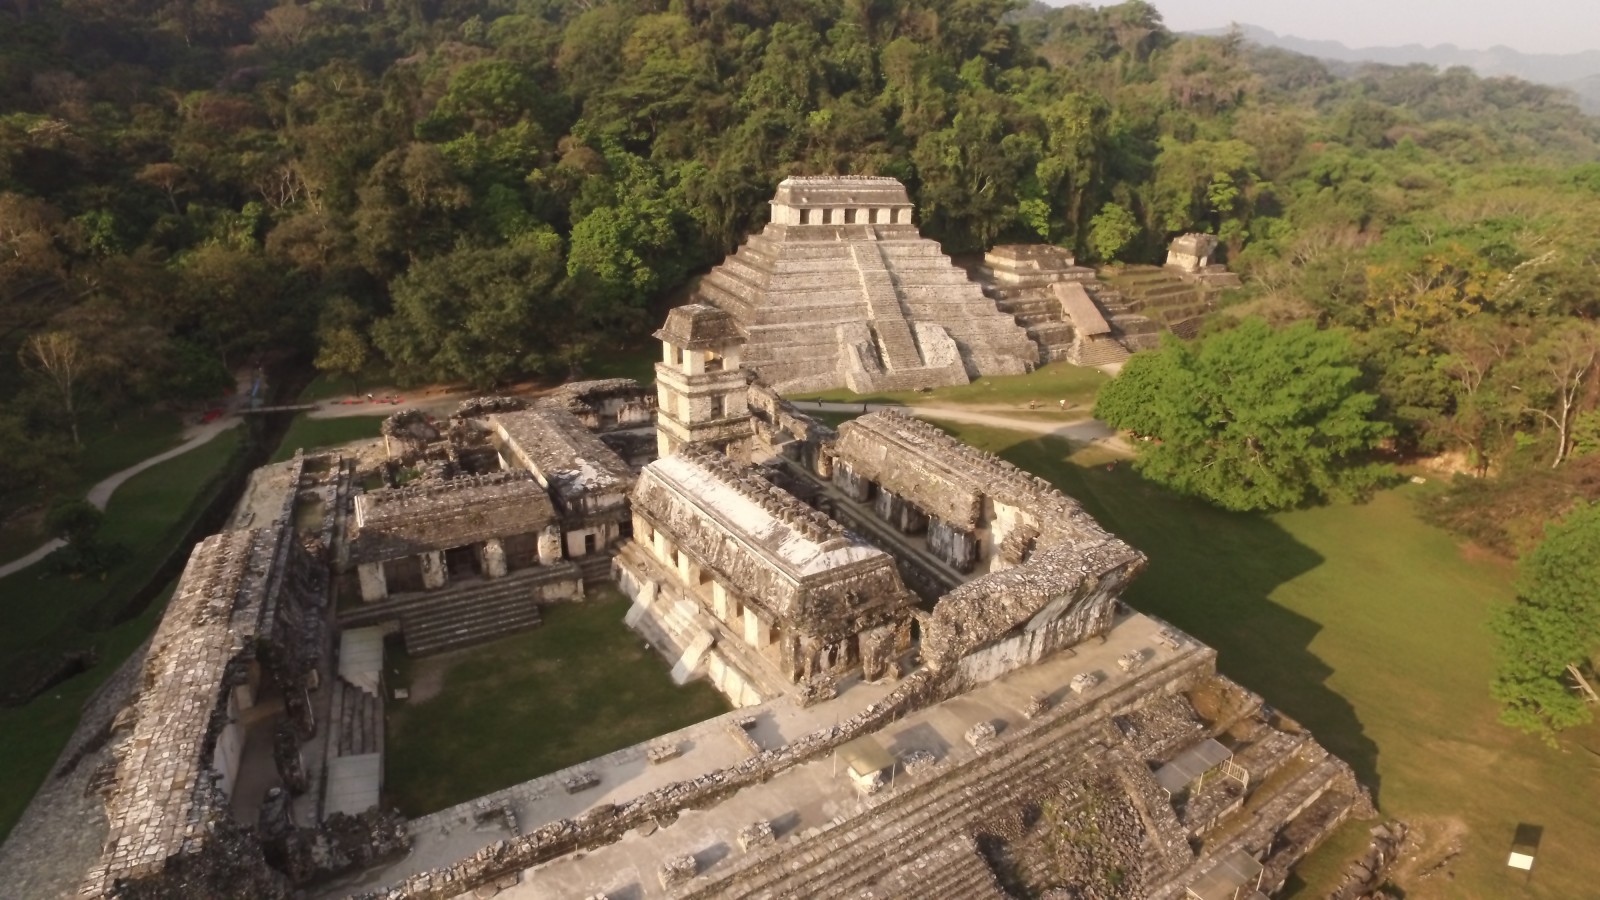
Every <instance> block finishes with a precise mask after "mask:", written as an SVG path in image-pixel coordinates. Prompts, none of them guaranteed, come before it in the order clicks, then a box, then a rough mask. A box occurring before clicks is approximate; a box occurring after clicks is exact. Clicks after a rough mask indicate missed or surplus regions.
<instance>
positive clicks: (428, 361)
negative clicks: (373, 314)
mask: <svg viewBox="0 0 1600 900" xmlns="http://www.w3.org/2000/svg"><path fill="white" fill-rule="evenodd" d="M560 277H561V239H560V238H559V237H557V236H556V235H555V234H554V233H552V232H550V231H548V230H545V231H542V232H538V233H533V234H528V235H524V236H522V237H519V238H518V239H517V240H516V241H515V242H514V243H512V244H510V245H508V246H504V247H495V248H492V249H461V250H456V251H455V252H452V253H446V254H444V255H441V256H435V257H432V258H429V259H426V260H423V261H421V262H418V263H416V264H415V265H413V266H412V267H411V268H410V269H409V270H407V271H406V273H405V275H403V276H401V277H400V278H399V279H397V280H396V281H395V283H394V315H392V316H390V317H389V318H387V319H384V320H382V321H380V322H379V323H378V325H377V327H376V329H375V333H374V339H375V343H376V344H377V345H378V348H379V349H380V350H382V351H383V353H384V355H385V356H386V357H388V359H389V361H390V363H392V364H393V365H394V366H395V368H396V369H397V370H398V371H399V372H401V373H403V374H409V375H411V376H413V377H418V376H420V377H423V378H433V379H458V378H459V379H462V380H465V381H468V382H470V383H471V384H472V385H473V386H474V387H477V388H488V387H492V386H494V385H495V384H497V383H501V382H504V381H505V380H506V379H508V378H511V377H513V376H516V375H522V374H525V373H528V372H536V371H539V370H541V369H545V368H548V367H549V365H550V353H551V352H552V351H553V350H554V348H555V347H556V345H557V343H558V342H559V341H560V340H561V339H562V338H563V337H564V334H563V329H562V327H561V325H560V324H559V323H561V322H562V321H563V317H565V318H566V319H567V321H569V322H570V315H571V314H570V312H568V311H566V310H563V309H562V308H561V306H560V305H559V303H558V302H556V301H557V300H558V297H557V295H556V292H555V291H554V288H555V286H556V284H557V282H558V281H559V280H560ZM358 337H359V335H358ZM326 350H327V347H324V351H325V352H326Z"/></svg>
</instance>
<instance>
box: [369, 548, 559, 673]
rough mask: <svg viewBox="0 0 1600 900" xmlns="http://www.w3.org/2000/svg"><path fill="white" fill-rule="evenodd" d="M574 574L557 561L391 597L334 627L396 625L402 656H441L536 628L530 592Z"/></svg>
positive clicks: (536, 608)
mask: <svg viewBox="0 0 1600 900" xmlns="http://www.w3.org/2000/svg"><path fill="white" fill-rule="evenodd" d="M578 572H579V569H578V565H577V563H572V562H561V563H556V564H554V565H548V566H533V567H530V568H527V569H519V570H517V571H515V572H512V573H510V574H509V575H506V576H505V577H503V578H495V579H486V580H481V581H472V582H466V583H462V584H460V585H459V586H451V587H447V588H445V589H443V590H439V591H427V592H422V593H413V594H402V595H397V596H394V597H391V598H389V599H387V600H382V601H379V602H377V603H369V604H363V605H362V606H361V607H359V608H357V609H353V610H347V611H343V612H341V613H340V614H339V624H340V626H341V627H345V628H348V627H351V626H356V625H372V624H377V623H380V622H388V621H395V620H398V621H399V623H400V632H401V635H402V637H403V638H404V640H405V647H406V653H408V654H410V655H411V656H426V655H428V654H430V653H442V652H444V651H446V650H454V649H456V648H458V647H466V646H469V645H471V644H479V643H483V642H485V641H491V640H494V639H495V638H498V637H503V636H505V635H508V634H513V633H515V632H519V631H526V630H528V629H530V628H535V627H537V626H538V625H539V624H540V621H541V619H540V615H539V604H538V602H537V600H536V599H535V587H536V586H537V585H539V584H540V583H542V582H544V581H548V580H552V579H571V578H574V577H577V576H578Z"/></svg>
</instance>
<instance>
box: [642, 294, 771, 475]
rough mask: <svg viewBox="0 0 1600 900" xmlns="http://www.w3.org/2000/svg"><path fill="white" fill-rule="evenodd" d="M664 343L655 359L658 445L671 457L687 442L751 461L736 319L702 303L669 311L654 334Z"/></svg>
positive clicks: (741, 344)
mask: <svg viewBox="0 0 1600 900" xmlns="http://www.w3.org/2000/svg"><path fill="white" fill-rule="evenodd" d="M655 336H656V338H657V339H658V340H660V341H661V362H658V363H656V392H657V399H658V409H657V413H656V448H657V450H658V451H659V453H660V455H661V456H663V457H665V456H670V455H671V454H672V453H673V452H674V451H675V450H677V449H678V448H679V447H682V446H683V445H684V444H704V445H706V446H709V447H712V448H715V449H717V450H720V451H722V452H724V453H726V454H727V455H728V456H730V457H732V458H734V459H737V460H740V461H745V462H748V461H749V456H750V447H749V442H750V437H751V435H752V434H754V426H753V425H752V424H751V422H750V403H749V400H748V398H747V393H746V384H747V382H746V378H745V372H744V370H743V369H741V368H740V357H741V356H742V353H743V349H744V343H745V339H744V335H743V334H741V333H740V331H739V326H738V323H736V322H735V321H734V320H733V317H732V316H730V315H728V314H727V313H725V312H723V311H722V310H720V309H717V308H716V307H715V306H707V305H705V304H703V303H691V304H689V305H687V306H680V307H678V308H677V309H674V310H672V311H671V312H670V313H668V314H667V323H666V324H665V325H663V326H662V327H661V330H660V331H657V332H656V333H655Z"/></svg>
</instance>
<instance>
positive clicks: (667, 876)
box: [657, 855, 699, 890]
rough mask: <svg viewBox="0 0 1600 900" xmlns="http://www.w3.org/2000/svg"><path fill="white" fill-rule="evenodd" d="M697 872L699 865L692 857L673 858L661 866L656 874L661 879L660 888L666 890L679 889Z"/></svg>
mask: <svg viewBox="0 0 1600 900" xmlns="http://www.w3.org/2000/svg"><path fill="white" fill-rule="evenodd" d="M698 871H699V865H698V864H697V863H696V862H695V861H694V857H693V856H688V855H684V856H674V857H673V858H671V859H669V860H667V861H666V862H664V863H662V864H661V870H660V872H658V873H657V875H658V877H660V879H661V886H662V887H663V888H665V889H667V890H672V889H674V888H677V887H681V886H683V885H685V884H687V883H688V882H689V881H690V880H692V879H693V878H694V876H695V874H696V873H697V872H698Z"/></svg>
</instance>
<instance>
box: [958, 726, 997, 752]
mask: <svg viewBox="0 0 1600 900" xmlns="http://www.w3.org/2000/svg"><path fill="white" fill-rule="evenodd" d="M963 737H964V738H966V741H967V743H968V744H969V745H971V746H972V747H973V748H974V749H981V748H982V747H983V746H984V745H986V744H988V743H989V742H990V741H993V740H994V738H995V728H994V723H993V722H990V721H987V720H985V721H983V722H979V723H978V724H976V725H974V726H972V727H971V728H968V729H967V733H966V734H965V735H963Z"/></svg>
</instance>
